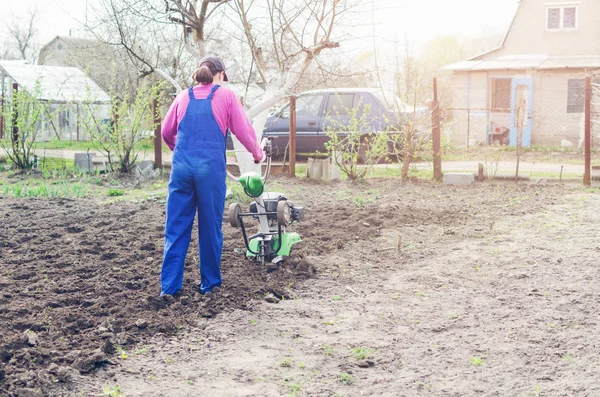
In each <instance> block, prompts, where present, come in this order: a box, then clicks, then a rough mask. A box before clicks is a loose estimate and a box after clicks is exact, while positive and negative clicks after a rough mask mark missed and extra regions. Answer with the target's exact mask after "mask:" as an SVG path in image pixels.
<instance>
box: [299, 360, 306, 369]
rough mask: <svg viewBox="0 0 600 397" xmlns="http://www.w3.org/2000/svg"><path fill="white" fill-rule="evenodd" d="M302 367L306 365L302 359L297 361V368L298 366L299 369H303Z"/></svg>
mask: <svg viewBox="0 0 600 397" xmlns="http://www.w3.org/2000/svg"><path fill="white" fill-rule="evenodd" d="M304 367H306V365H304V363H303V362H302V361H300V362H299V363H298V368H300V369H304Z"/></svg>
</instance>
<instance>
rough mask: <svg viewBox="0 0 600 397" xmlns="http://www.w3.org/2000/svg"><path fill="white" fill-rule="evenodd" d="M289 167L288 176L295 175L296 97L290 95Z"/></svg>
mask: <svg viewBox="0 0 600 397" xmlns="http://www.w3.org/2000/svg"><path fill="white" fill-rule="evenodd" d="M289 147H290V168H289V169H288V176H290V177H292V178H293V177H295V176H296V97H295V96H293V95H292V96H291V97H290V145H289Z"/></svg>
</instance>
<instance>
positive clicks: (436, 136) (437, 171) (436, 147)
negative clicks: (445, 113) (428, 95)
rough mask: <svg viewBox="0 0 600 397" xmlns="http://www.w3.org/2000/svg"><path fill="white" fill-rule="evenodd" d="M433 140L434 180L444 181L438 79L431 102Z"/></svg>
mask: <svg viewBox="0 0 600 397" xmlns="http://www.w3.org/2000/svg"><path fill="white" fill-rule="evenodd" d="M431 112H432V113H431V139H432V144H433V178H434V179H435V180H436V181H441V180H442V153H441V151H442V145H441V136H440V104H439V102H438V93H437V79H436V78H434V79H433V102H431Z"/></svg>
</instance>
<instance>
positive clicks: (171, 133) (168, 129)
mask: <svg viewBox="0 0 600 397" xmlns="http://www.w3.org/2000/svg"><path fill="white" fill-rule="evenodd" d="M178 107H179V95H178V96H177V97H175V99H174V100H173V103H172V104H171V106H170V107H169V110H168V111H167V114H166V115H165V117H164V118H163V120H162V126H161V134H162V137H163V141H165V143H166V144H167V146H168V147H169V149H171V150H173V149H174V148H175V141H176V140H177V129H178V127H179V122H178V121H177V109H178Z"/></svg>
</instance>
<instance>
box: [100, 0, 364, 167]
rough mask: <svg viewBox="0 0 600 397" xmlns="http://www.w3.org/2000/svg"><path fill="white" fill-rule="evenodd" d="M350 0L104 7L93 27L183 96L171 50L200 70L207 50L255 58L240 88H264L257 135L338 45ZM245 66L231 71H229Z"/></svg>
mask: <svg viewBox="0 0 600 397" xmlns="http://www.w3.org/2000/svg"><path fill="white" fill-rule="evenodd" d="M352 1H354V0H304V1H301V2H296V1H294V2H290V1H285V2H284V1H283V0H267V1H264V0H261V1H255V0H194V1H193V0H189V1H182V0H162V1H159V0H101V1H100V3H101V5H102V7H101V9H99V10H98V11H99V12H98V14H99V15H100V18H99V21H98V23H97V25H96V26H95V27H93V26H91V27H90V28H91V29H92V30H94V31H95V32H96V35H97V36H105V39H104V40H106V41H107V42H110V43H111V44H115V45H120V46H123V47H124V48H126V50H127V52H128V53H129V54H130V57H131V60H132V62H133V63H134V64H136V65H137V66H138V68H139V70H140V71H141V73H142V75H147V74H150V73H157V74H159V75H160V76H161V77H163V78H165V79H166V80H168V81H169V82H171V84H172V85H173V86H174V87H176V88H177V89H178V90H180V89H181V87H182V84H180V81H181V80H183V79H179V80H178V79H176V78H174V76H175V75H176V74H177V73H182V72H181V71H177V70H176V68H175V67H171V65H169V63H168V62H166V61H167V59H165V55H164V54H169V53H170V51H172V50H173V48H181V46H183V48H184V49H185V52H186V53H187V55H188V56H189V58H191V60H192V62H195V65H194V67H197V61H198V60H199V59H200V58H201V57H202V56H203V55H204V54H205V53H206V52H207V48H211V49H212V50H211V53H215V54H216V55H220V56H222V57H224V58H228V57H225V56H224V55H226V54H227V53H228V52H229V53H231V51H235V54H236V55H235V56H232V57H229V58H230V59H231V58H233V59H236V60H241V59H249V60H250V68H248V69H246V70H245V71H246V72H247V73H248V75H247V77H245V78H243V79H239V80H238V81H246V82H248V83H251V82H254V83H258V84H260V85H261V86H262V87H264V89H265V95H264V97H263V99H262V100H261V101H260V102H259V103H258V104H256V105H255V106H253V107H252V108H251V109H249V110H248V117H249V118H251V119H255V120H254V123H255V124H254V127H255V130H256V131H262V129H263V127H264V123H265V121H266V116H267V111H268V109H269V108H270V107H272V106H273V105H274V104H276V103H277V102H279V101H280V100H281V99H283V98H284V97H286V96H287V95H290V94H291V93H293V92H294V91H295V90H296V89H297V87H298V83H299V82H300V81H301V80H302V78H303V76H305V74H306V73H307V72H308V71H309V70H310V68H311V67H312V66H313V61H314V60H315V59H316V57H317V56H318V55H319V54H320V53H321V52H322V51H323V50H324V49H329V48H335V47H338V46H339V43H338V42H337V41H334V40H333V39H332V35H333V31H334V27H335V26H336V23H337V22H338V19H339V18H340V16H341V15H342V14H343V12H344V11H345V10H346V9H347V8H348V4H349V3H350V2H352ZM161 5H162V8H161ZM99 28H101V29H99ZM173 28H176V29H177V30H176V31H174V30H173ZM151 43H152V44H154V46H152V45H150V44H151ZM161 43H162V44H161ZM176 43H179V47H178V45H176ZM237 43H240V44H243V46H242V48H243V50H242V51H241V52H240V51H236V48H235V47H237V46H236V45H235V44H237ZM182 58H184V57H183V54H182V53H181V52H179V53H177V55H176V56H175V54H174V56H172V57H170V59H171V60H172V61H173V65H172V66H178V67H180V66H182V65H175V64H176V63H177V62H178V60H179V59H182ZM188 64H189V62H188ZM244 66H245V65H239V64H237V65H236V64H234V65H230V67H229V70H230V71H231V70H233V69H237V70H242V69H243V67H244ZM229 74H230V75H232V73H229ZM253 75H256V76H257V79H256V80H254V79H253V78H252V76H253ZM188 76H189V75H188ZM253 80H254V81H253ZM188 81H189V77H188V79H186V81H185V82H186V83H187V82H188ZM259 115H260V116H261V117H257V116H259ZM234 143H235V144H236V146H237V145H238V143H237V142H235V140H234ZM248 159H249V157H248ZM238 160H239V159H238ZM244 162H246V161H244ZM248 163H249V164H250V163H251V162H248Z"/></svg>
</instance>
